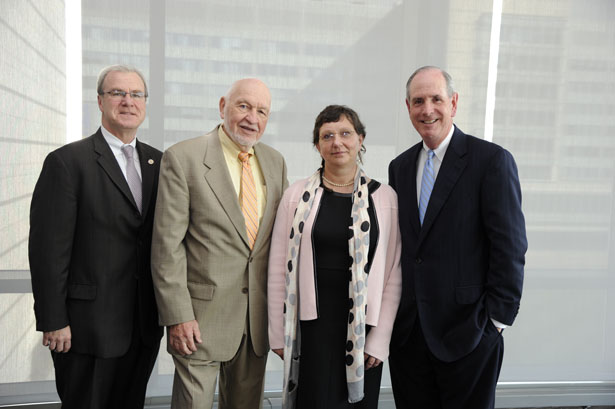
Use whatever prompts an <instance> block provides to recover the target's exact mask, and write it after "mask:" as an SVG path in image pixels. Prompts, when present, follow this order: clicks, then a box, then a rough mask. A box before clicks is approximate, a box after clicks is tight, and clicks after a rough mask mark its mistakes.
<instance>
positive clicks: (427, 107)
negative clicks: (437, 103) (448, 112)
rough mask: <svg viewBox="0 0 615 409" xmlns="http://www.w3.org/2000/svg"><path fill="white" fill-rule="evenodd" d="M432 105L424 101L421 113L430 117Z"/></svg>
mask: <svg viewBox="0 0 615 409" xmlns="http://www.w3.org/2000/svg"><path fill="white" fill-rule="evenodd" d="M433 107H434V105H433V103H432V102H431V101H426V102H425V104H424V105H423V113H424V114H425V115H427V116H429V115H431V114H432V113H433V111H434V110H433Z"/></svg>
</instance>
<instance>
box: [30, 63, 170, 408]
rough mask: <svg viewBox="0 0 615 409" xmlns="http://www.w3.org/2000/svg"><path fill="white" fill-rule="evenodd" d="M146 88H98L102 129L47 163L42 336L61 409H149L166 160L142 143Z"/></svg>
mask: <svg viewBox="0 0 615 409" xmlns="http://www.w3.org/2000/svg"><path fill="white" fill-rule="evenodd" d="M146 98H147V86H146V84H145V80H144V79H143V75H142V74H141V73H140V72H139V71H138V70H136V69H134V68H131V67H127V66H118V65H116V66H111V67H107V68H105V69H104V70H103V71H102V72H101V73H100V75H99V78H98V106H99V108H100V111H101V112H102V119H101V122H102V126H101V127H100V128H99V129H98V131H97V132H96V133H95V134H93V135H91V136H90V137H88V138H85V139H82V140H80V141H78V142H74V143H71V144H68V145H65V146H63V147H61V148H59V149H57V150H55V151H53V152H51V153H50V154H49V155H48V156H47V158H46V159H45V163H44V164H43V169H42V171H41V175H40V177H39V180H38V182H37V184H36V187H35V189H34V193H33V196H32V206H31V210H30V239H29V259H30V271H31V274H32V291H33V293H34V312H35V315H36V329H37V330H38V331H42V332H43V345H44V346H46V347H49V349H50V351H51V356H52V358H53V362H54V367H55V375H56V386H57V390H58V394H59V395H60V398H61V399H62V407H63V408H79V409H83V408H114V409H115V408H142V407H143V402H144V399H145V390H146V386H147V381H148V379H149V376H150V374H151V371H152V369H153V366H154V363H155V361H156V356H157V353H158V349H159V344H160V338H161V336H162V330H161V328H160V327H159V326H158V313H157V310H156V303H155V300H154V292H153V287H152V278H151V271H150V245H151V237H152V222H153V215H154V209H155V201H156V192H157V185H158V171H159V165H160V158H161V157H162V153H161V152H160V151H158V150H157V149H154V148H153V147H151V146H149V145H146V144H144V143H142V142H139V141H138V140H137V139H136V134H137V129H138V127H139V125H141V123H142V122H143V120H144V118H145V106H146V105H145V102H146Z"/></svg>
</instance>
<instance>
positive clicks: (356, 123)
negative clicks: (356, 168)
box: [312, 105, 366, 161]
mask: <svg viewBox="0 0 615 409" xmlns="http://www.w3.org/2000/svg"><path fill="white" fill-rule="evenodd" d="M342 116H344V117H346V119H348V121H350V123H351V124H352V126H353V127H354V130H355V132H356V133H357V134H359V135H362V136H363V139H365V136H366V135H365V125H363V123H362V122H361V120H360V119H359V114H357V113H356V112H355V111H354V110H353V109H352V108H348V107H347V106H346V105H329V106H327V107H326V108H325V109H323V110H322V111H321V112H320V114H318V116H317V117H316V122H314V132H313V139H312V143H313V144H314V146H316V145H317V144H318V141H319V140H320V128H321V127H322V126H323V125H324V124H326V123H329V122H338V121H341V120H342ZM365 151H366V149H365V145H364V144H363V145H361V150H360V151H359V160H361V161H362V160H363V158H362V157H361V156H362V155H361V154H362V153H364V152H365Z"/></svg>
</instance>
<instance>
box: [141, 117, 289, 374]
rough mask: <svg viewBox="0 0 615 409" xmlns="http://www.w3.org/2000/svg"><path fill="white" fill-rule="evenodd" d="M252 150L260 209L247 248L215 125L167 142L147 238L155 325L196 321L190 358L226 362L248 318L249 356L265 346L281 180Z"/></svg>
mask: <svg viewBox="0 0 615 409" xmlns="http://www.w3.org/2000/svg"><path fill="white" fill-rule="evenodd" d="M254 153H255V156H256V157H257V159H258V161H259V164H260V167H261V170H262V173H263V177H264V181H265V184H266V191H267V204H266V208H265V213H264V214H263V218H262V220H261V223H260V225H259V230H258V235H257V238H256V242H255V244H254V248H253V249H252V250H250V247H249V245H248V237H247V233H246V228H245V222H244V218H243V214H242V213H241V208H240V205H239V201H238V200H237V193H236V192H235V189H234V187H233V182H232V181H231V177H230V174H229V171H228V166H227V164H226V161H225V159H224V153H223V151H222V146H221V145H220V140H219V139H218V127H216V128H215V129H214V130H212V131H211V132H209V133H208V134H206V135H204V136H200V137H198V138H194V139H190V140H187V141H183V142H179V143H177V144H175V145H173V146H172V147H170V148H169V149H168V150H167V151H166V152H165V153H164V156H163V158H162V164H161V166H160V182H159V190H158V199H157V205H156V214H155V220H154V234H153V240H152V271H153V279H154V287H155V292H156V300H157V302H158V311H159V314H160V324H161V325H165V326H168V325H173V324H178V323H181V322H186V321H190V320H193V319H196V320H197V321H198V323H199V328H200V331H201V336H202V339H203V343H202V344H200V345H198V350H197V352H195V353H194V354H193V355H192V357H193V358H194V359H202V360H212V361H221V362H222V361H228V360H230V359H231V358H232V357H233V356H234V355H235V353H236V351H237V350H238V348H239V344H240V342H241V338H242V335H243V334H244V332H245V325H246V317H247V316H248V315H249V320H250V321H249V327H250V335H251V339H252V343H253V345H254V351H255V352H256V354H257V355H259V356H262V355H264V354H266V353H267V351H268V349H269V345H268V340H267V300H266V298H267V264H268V256H269V244H270V238H271V230H272V227H273V221H274V218H275V214H276V210H277V207H278V204H279V202H280V198H281V197H282V193H283V192H284V189H285V188H286V187H287V185H288V181H287V179H286V164H285V162H284V158H283V157H282V155H281V154H280V153H279V152H277V151H276V150H274V149H272V148H271V147H269V146H267V145H264V144H262V143H259V144H257V145H256V146H255V147H254ZM167 349H168V351H169V352H170V353H175V351H174V350H172V349H171V348H170V347H168V348H167Z"/></svg>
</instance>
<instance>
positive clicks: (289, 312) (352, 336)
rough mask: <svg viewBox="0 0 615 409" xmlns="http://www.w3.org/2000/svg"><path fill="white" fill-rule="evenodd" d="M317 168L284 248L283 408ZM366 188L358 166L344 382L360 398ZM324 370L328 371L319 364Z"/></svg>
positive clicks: (295, 348) (291, 402)
mask: <svg viewBox="0 0 615 409" xmlns="http://www.w3.org/2000/svg"><path fill="white" fill-rule="evenodd" d="M321 171H322V170H321V169H319V170H318V171H316V173H314V174H313V175H312V176H311V177H310V178H309V179H308V181H307V183H306V185H305V191H304V192H303V194H302V195H301V198H300V200H299V203H298V205H297V209H296V210H295V218H294V220H293V224H292V228H291V230H290V237H289V241H288V253H287V260H288V262H287V273H286V298H285V300H284V393H283V407H284V408H285V409H293V408H294V407H295V398H296V393H297V382H298V380H299V363H300V359H299V358H300V355H301V345H300V339H301V337H300V336H299V325H298V319H297V312H298V311H297V309H298V305H299V292H298V291H297V279H298V277H297V267H298V259H299V248H300V245H301V237H302V235H303V227H304V225H305V221H306V220H307V218H308V215H309V214H310V210H311V209H312V206H313V204H314V197H315V196H316V190H317V189H318V187H319V186H320V184H321ZM368 195H369V192H368V188H367V177H366V176H365V173H364V172H363V169H361V168H360V167H359V168H358V169H357V173H356V175H355V181H354V189H353V193H352V210H351V217H352V226H351V227H350V229H349V230H350V231H349V234H348V236H349V240H348V254H349V255H350V257H351V259H352V265H351V266H350V271H349V273H350V281H349V288H348V295H349V300H348V304H349V312H348V331H347V338H346V339H347V342H346V383H347V385H348V401H349V402H350V403H354V402H358V401H360V400H361V399H363V374H364V370H365V368H364V359H363V351H364V347H365V335H366V334H365V313H366V309H367V272H366V271H365V267H366V265H367V255H368V251H369V230H370V225H369V215H368V213H367V208H368V206H369V197H368ZM323 370H326V369H325V368H323Z"/></svg>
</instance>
